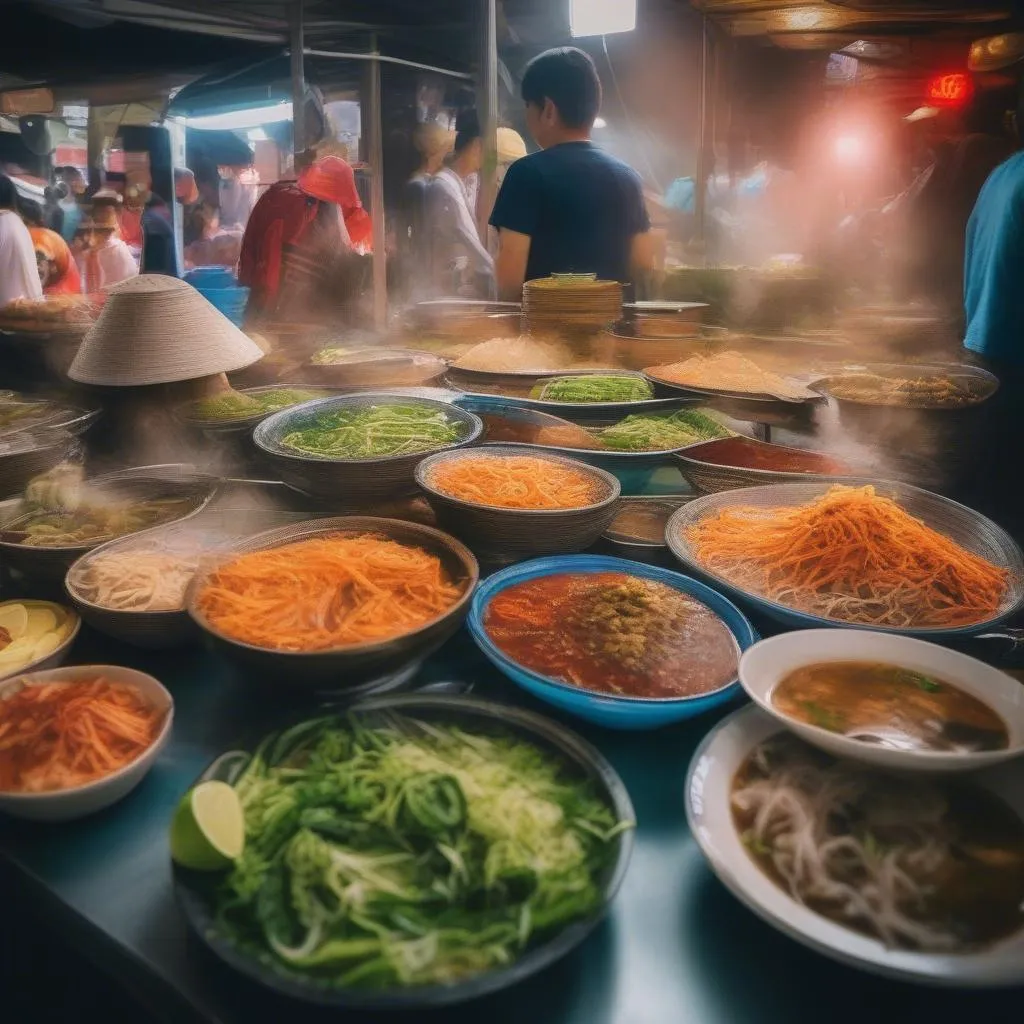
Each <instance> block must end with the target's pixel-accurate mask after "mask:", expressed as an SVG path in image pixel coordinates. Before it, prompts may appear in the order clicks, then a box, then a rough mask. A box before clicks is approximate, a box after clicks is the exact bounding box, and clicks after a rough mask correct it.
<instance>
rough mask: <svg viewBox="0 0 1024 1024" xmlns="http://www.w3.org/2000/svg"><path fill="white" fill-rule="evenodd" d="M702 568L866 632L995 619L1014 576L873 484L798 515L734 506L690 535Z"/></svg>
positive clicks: (828, 497)
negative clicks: (868, 629)
mask: <svg viewBox="0 0 1024 1024" xmlns="http://www.w3.org/2000/svg"><path fill="white" fill-rule="evenodd" d="M686 538H687V540H688V541H689V543H690V545H691V547H692V549H693V553H694V555H695V556H696V558H697V561H698V562H699V563H700V565H701V566H702V567H703V568H705V569H707V570H709V571H710V572H713V573H716V574H718V575H719V576H721V577H722V578H724V579H726V580H728V581H729V582H730V583H732V584H734V585H735V586H738V587H742V588H744V589H745V590H748V591H750V592H751V593H755V594H758V595H760V596H762V597H767V598H769V599H771V600H773V601H777V602H779V603H780V604H784V605H786V606H787V607H789V608H793V609H795V610H797V611H801V612H807V613H809V614H813V615H821V616H824V617H825V618H829V619H837V620H839V621H841V622H850V623H856V624H858V625H875V626H890V627H895V628H916V629H923V628H956V627H959V626H969V625H973V624H974V623H978V622H984V621H986V620H987V619H991V618H992V617H993V616H995V615H996V614H997V613H998V611H999V608H1000V606H1001V604H1002V601H1003V597H1004V595H1005V594H1006V590H1007V586H1008V582H1009V574H1008V573H1007V572H1006V570H1004V569H1001V568H999V567H998V566H995V565H993V564H992V563H991V562H988V561H986V560H985V559H984V558H981V557H980V556H978V555H974V554H971V552H969V551H965V550H964V549H963V548H962V547H960V545H959V544H957V543H956V542H954V541H952V540H950V539H949V538H948V537H945V536H943V535H942V534H941V533H938V532H936V531H935V530H933V529H931V528H930V527H928V526H926V525H925V524H924V523H923V522H921V520H920V519H915V518H914V516H912V515H910V514H909V513H908V512H906V511H904V510H903V509H902V508H900V506H899V505H898V504H897V503H896V502H895V501H892V500H891V499H889V498H883V497H881V496H880V495H878V494H876V493H875V489H874V488H873V487H841V486H836V487H832V488H830V489H829V490H828V491H827V492H826V493H825V494H824V495H822V496H821V497H820V498H817V499H816V500H814V501H812V502H810V503H809V504H806V505H800V506H797V507H793V508H754V507H751V506H740V505H738V506H735V507H733V508H727V509H723V510H722V511H720V512H719V513H718V514H717V515H714V516H710V517H708V518H707V519H705V520H703V521H702V522H700V523H698V524H696V525H695V526H691V527H689V528H688V529H687V530H686Z"/></svg>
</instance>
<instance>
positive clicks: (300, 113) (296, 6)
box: [288, 0, 306, 171]
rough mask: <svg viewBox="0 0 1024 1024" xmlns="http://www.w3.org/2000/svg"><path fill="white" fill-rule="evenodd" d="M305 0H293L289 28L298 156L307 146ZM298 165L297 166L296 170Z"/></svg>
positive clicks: (296, 150) (293, 129)
mask: <svg viewBox="0 0 1024 1024" xmlns="http://www.w3.org/2000/svg"><path fill="white" fill-rule="evenodd" d="M304 3H305V0H292V5H291V7H290V8H289V10H288V28H289V37H290V45H291V64H292V150H293V152H294V154H295V156H296V157H298V155H299V154H300V153H302V152H303V151H304V150H305V148H306V66H305V50H304V47H305V43H306V29H305V24H304V13H305V12H304V10H303V6H304ZM297 170H298V167H296V171H297Z"/></svg>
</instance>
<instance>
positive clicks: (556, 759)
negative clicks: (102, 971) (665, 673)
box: [174, 694, 635, 1009]
mask: <svg viewBox="0 0 1024 1024" xmlns="http://www.w3.org/2000/svg"><path fill="white" fill-rule="evenodd" d="M207 779H220V780H222V781H225V782H228V783H229V784H231V785H233V786H235V787H236V789H238V791H239V795H240V796H241V799H242V804H243V807H244V809H245V814H246V848H245V851H244V852H243V854H242V856H241V858H240V859H239V860H238V861H236V862H235V864H234V866H233V867H231V868H229V869H228V871H227V872H223V873H213V874H203V873H196V872H191V871H187V870H184V869H182V868H178V867H176V868H175V869H174V884H175V891H176V896H177V899H178V902H179V905H180V906H181V908H182V910H183V911H184V914H185V916H186V918H187V920H188V922H189V924H190V926H191V927H192V928H193V930H194V931H195V932H196V934H197V935H198V936H199V938H200V939H201V941H203V942H204V943H206V945H207V946H209V948H210V949H211V950H212V951H213V952H214V953H215V954H216V955H217V956H219V957H220V958H221V959H222V960H224V961H225V962H226V963H228V964H229V965H230V966H231V967H233V968H234V969H235V970H237V971H239V972H240V973H242V974H243V975H245V976H247V977H248V978H250V979H252V980H254V981H256V982H258V983H259V984H261V985H264V986H266V987H267V988H270V989H273V990H274V991H276V992H278V993H281V994H283V995H287V996H290V997H292V998H296V999H300V1000H303V1001H305V1002H308V1003H314V1004H318V1005H321V1006H331V1007H337V1008H364V1009H398V1008H415V1007H421V1008H425V1007H431V1006H442V1005H448V1004H453V1003H458V1002H463V1001H465V1000H469V999H474V998H477V997H479V996H482V995H485V994H487V993H491V992H495V991H497V990H499V989H502V988H505V987H507V986H509V985H512V984H515V983H516V982H518V981H521V980H522V979H524V978H525V977H527V976H529V975H531V974H533V973H535V972H537V971H539V970H541V969H542V968H544V967H546V966H548V965H549V964H551V963H553V962H554V961H555V960H557V959H559V958H560V957H562V956H564V955H565V954H566V953H568V952H569V951H570V950H571V949H572V948H573V947H575V946H576V945H578V944H579V943H580V942H582V941H583V939H584V938H585V937H586V936H587V935H588V934H589V933H590V931H591V930H592V929H593V928H594V927H595V926H596V925H597V923H598V922H599V921H600V920H601V918H602V917H603V915H604V913H605V911H606V910H607V907H608V904H609V902H610V901H611V899H612V898H613V897H614V895H615V893H616V891H617V890H618V888H619V886H620V884H621V882H622V879H623V877H624V875H625V872H626V868H627V865H628V862H629V856H630V853H631V850H632V845H633V827H634V822H635V815H634V812H633V807H632V804H631V802H630V799H629V794H628V793H627V791H626V788H625V786H624V785H623V783H622V780H621V779H620V778H619V777H618V775H617V774H616V773H615V770H614V769H613V768H612V767H611V765H610V764H608V762H607V761H606V760H605V759H604V758H603V757H602V755H601V754H600V753H598V751H597V750H595V749H594V748H593V747H592V746H590V744H588V743H586V742H585V741H584V740H582V739H580V738H579V737H578V736H576V735H575V734H574V733H572V732H570V731H569V730H567V729H565V728H564V727H563V726H561V725H559V724H557V723H555V722H552V721H550V720H548V719H546V718H543V717H541V716H540V715H537V714H534V713H533V712H529V711H524V710H521V709H519V708H515V707H510V706H506V705H501V704H495V703H490V702H486V701H481V700H477V699H474V698H468V697H451V696H423V695H415V694H413V695H406V696H398V697H382V698H377V699H375V700H370V701H366V702H364V703H361V704H359V705H357V706H356V707H355V708H354V709H352V710H350V711H349V712H348V714H347V715H345V714H339V715H327V716H324V717H320V718H315V719H312V720H307V721H305V722H301V723H299V724H298V725H295V726H293V727H291V728H289V729H285V730H283V731H281V732H278V733H274V734H272V735H271V736H268V737H266V738H264V739H263V741H262V742H261V743H259V745H258V746H256V747H255V748H254V751H253V753H251V754H250V753H249V752H248V751H247V750H238V751H231V752H228V753H226V754H224V755H222V756H221V757H219V758H218V759H217V760H216V761H215V762H214V763H213V764H212V765H210V767H209V768H208V769H207V770H206V772H204V773H203V775H202V776H201V780H207Z"/></svg>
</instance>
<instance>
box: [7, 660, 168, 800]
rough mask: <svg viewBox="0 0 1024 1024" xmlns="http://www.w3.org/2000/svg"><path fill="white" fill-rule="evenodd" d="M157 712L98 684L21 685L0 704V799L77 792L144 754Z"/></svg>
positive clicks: (127, 691) (129, 694)
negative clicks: (74, 789) (1, 795)
mask: <svg viewBox="0 0 1024 1024" xmlns="http://www.w3.org/2000/svg"><path fill="white" fill-rule="evenodd" d="M162 721H163V712H161V711H158V710H157V709H156V708H154V707H152V706H151V705H149V704H147V703H146V701H145V699H144V698H143V696H142V694H140V693H139V691H138V690H136V689H135V688H134V687H132V686H125V685H123V684H120V683H111V682H109V681H108V680H106V679H104V678H102V677H99V678H96V679H93V680H89V681H83V682H71V683H44V684H42V685H40V686H25V687H23V688H22V689H21V690H20V691H19V692H18V693H16V694H14V695H13V696H11V697H8V698H7V699H6V700H3V701H0V792H5V793H43V792H48V791H51V790H57V789H70V788H71V787H73V786H82V785H85V784H86V783H88V782H94V781H96V780H97V779H101V778H103V777H104V776H105V775H110V774H111V773H112V772H115V771H117V770H118V769H119V768H123V767H124V766H125V765H127V764H130V763H131V762H132V761H134V760H135V759H136V758H137V757H139V755H141V754H143V753H145V751H146V750H147V749H148V748H149V747H150V745H151V744H152V743H153V741H154V740H155V739H156V735H157V732H158V730H159V728H160V724H161V722H162Z"/></svg>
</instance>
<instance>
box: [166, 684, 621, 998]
mask: <svg viewBox="0 0 1024 1024" xmlns="http://www.w3.org/2000/svg"><path fill="white" fill-rule="evenodd" d="M356 709H357V710H359V711H360V712H365V713H367V714H373V713H377V712H391V713H400V714H403V715H407V716H409V717H412V718H417V719H421V720H434V721H438V720H440V721H444V722H459V723H462V724H464V725H465V726H466V727H467V728H473V729H475V730H477V731H486V732H499V733H502V732H503V733H510V732H511V733H514V734H515V735H517V736H519V737H522V738H523V739H526V740H529V741H530V742H532V743H535V744H537V745H538V746H540V747H541V748H543V749H545V750H547V751H549V752H551V753H553V754H555V755H557V756H559V757H561V758H562V759H563V760H564V761H565V763H566V765H567V766H568V767H569V769H570V770H571V771H572V772H573V773H574V774H578V775H579V776H580V777H582V778H586V779H590V780H591V781H592V782H593V784H594V786H595V788H596V789H597V792H598V793H599V795H601V796H603V797H604V799H605V800H606V801H607V803H608V805H609V806H610V807H611V809H612V811H613V813H614V814H615V816H616V817H617V819H618V820H620V821H635V820H636V816H635V814H634V811H633V805H632V803H631V802H630V799H629V794H628V792H627V791H626V787H625V786H624V785H623V783H622V780H621V779H620V778H619V776H618V775H617V774H616V772H615V769H614V768H612V766H611V765H610V764H609V763H608V762H607V761H606V760H605V759H604V757H603V756H602V755H601V754H600V753H599V752H598V751H597V750H596V749H594V747H592V746H591V745H590V744H589V743H587V742H586V741H585V740H583V739H581V738H580V737H579V736H577V735H576V734H575V733H573V732H570V731H569V730H568V729H566V728H564V727H563V726H561V725H558V724H556V723H555V722H552V721H550V720H549V719H547V718H543V717H541V716H540V715H537V714H534V713H533V712H530V711H524V710H521V709H520V708H516V707H511V706H508V705H503V704H496V703H492V702H489V701H482V700H478V699H475V698H471V697H447V696H421V695H417V694H410V695H406V696H398V697H382V698H376V699H370V700H368V701H365V702H361V703H359V704H358V705H356ZM253 739H254V740H256V739H258V737H254V738H253ZM254 746H255V743H254V742H253V743H251V744H247V747H246V750H235V751H229V752H227V753H225V754H222V755H221V756H220V757H219V758H217V760H215V761H214V762H213V764H211V765H210V766H209V767H208V768H207V769H206V771H205V772H203V774H202V775H201V776H200V777H199V779H197V780H196V782H200V781H205V780H207V779H220V780H222V781H225V782H231V781H233V780H234V779H236V778H238V776H239V774H240V773H241V772H242V770H243V769H244V767H245V765H246V764H247V763H248V760H249V753H248V750H251V749H252V748H253V747H254ZM616 843H617V849H616V852H615V856H614V857H613V858H611V860H610V863H609V865H608V867H607V869H606V871H605V875H604V877H603V878H602V880H601V882H602V889H603V895H604V899H603V902H602V905H601V907H600V908H598V909H597V910H596V911H595V912H594V913H593V914H591V915H590V916H589V917H586V918H583V919H581V920H579V921H576V922H575V923H573V924H571V925H569V926H568V927H567V928H565V929H564V930H563V931H561V932H559V933H558V934H557V935H555V936H554V937H553V938H551V939H549V940H548V941H546V942H543V943H541V944H539V945H537V946H534V947H533V948H530V949H528V950H527V951H526V952H525V953H524V954H523V955H522V956H521V957H520V958H519V959H518V960H516V961H515V962H514V963H512V964H510V965H509V966H508V967H504V968H501V969H500V970H495V971H488V972H485V973H483V974H478V975H475V976H473V977H471V978H467V979H466V980H464V981H459V982H456V983H454V984H451V985H429V986H420V987H417V988H405V989H400V988H394V989H385V990H383V991H367V990H356V989H337V988H330V987H329V986H327V985H318V984H316V983H315V982H314V981H312V980H311V979H309V978H307V977H305V976H300V975H297V974H294V973H289V972H287V971H286V969H284V968H283V967H282V968H280V969H277V968H275V967H274V966H272V965H270V964H268V963H264V962H262V961H261V960H259V959H257V958H256V957H255V956H254V955H252V954H251V953H249V952H246V951H245V950H243V949H241V948H239V947H238V946H237V945H236V944H235V943H234V942H233V941H232V940H231V939H230V938H229V937H228V936H226V935H225V934H224V933H223V931H222V930H221V929H220V928H219V927H218V924H217V922H216V920H215V918H214V915H213V900H214V890H215V886H216V885H217V882H218V880H219V877H220V876H218V875H212V876H211V875H209V874H200V873H196V872H192V871H186V870H184V869H182V868H178V867H175V869H174V889H175V895H176V897H177V900H178V905H179V906H180V907H181V909H182V911H183V912H184V914H185V918H186V920H187V921H188V923H189V925H190V927H191V928H192V930H193V931H194V932H195V934H196V935H197V936H198V938H199V939H200V941H201V942H203V943H204V944H205V945H206V946H207V947H208V948H209V949H210V950H212V951H213V953H214V954H215V955H216V956H218V957H219V958H220V959H221V960H223V961H224V962H225V963H227V964H228V965H230V966H231V967H233V968H234V969H235V970H236V971H238V972H239V973H240V974H243V975H244V976H245V977H247V978H249V979H250V980H251V981H254V982H256V983H257V984H260V985H263V986H264V987H266V988H269V989H272V990H273V991H275V992H278V993H280V994H281V995H284V996H289V997H291V998H293V999H297V1000H301V1001H302V1002H305V1003H312V1004H315V1005H317V1006H325V1007H333V1008H336V1009H373V1010H388V1009H414V1008H426V1007H437V1006H448V1005H452V1004H454V1003H461V1002H465V1001H467V1000H469V999H476V998H479V997H480V996H483V995H487V994H488V993H491V992H497V991H499V990H501V989H504V988H508V987H509V986H510V985H514V984H516V983H517V982H520V981H522V980H523V979H524V978H527V977H529V976H530V975H532V974H535V973H536V972H537V971H540V970H542V969H543V968H545V967H547V966H548V965H549V964H552V963H554V962H555V961H556V960H558V959H560V958H561V957H563V956H565V954H566V953H568V952H569V951H570V950H572V949H573V948H574V947H576V946H577V945H579V943H581V942H582V941H583V940H584V939H585V938H586V937H587V936H588V935H589V934H590V932H591V931H592V930H593V929H594V927H595V926H596V925H597V924H598V923H599V922H600V920H601V918H602V917H603V916H604V914H605V912H606V910H607V907H608V904H609V903H610V902H611V900H612V898H613V897H614V896H615V893H616V892H617V891H618V888H619V886H620V885H621V883H622V879H623V877H624V876H625V873H626V867H627V865H628V864H629V856H630V853H631V852H632V848H633V831H632V829H627V830H626V831H624V832H621V833H620V834H619V836H618V837H617V839H616Z"/></svg>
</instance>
